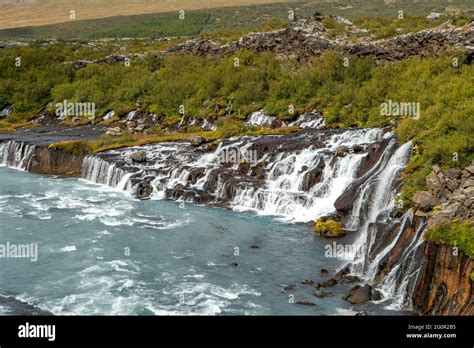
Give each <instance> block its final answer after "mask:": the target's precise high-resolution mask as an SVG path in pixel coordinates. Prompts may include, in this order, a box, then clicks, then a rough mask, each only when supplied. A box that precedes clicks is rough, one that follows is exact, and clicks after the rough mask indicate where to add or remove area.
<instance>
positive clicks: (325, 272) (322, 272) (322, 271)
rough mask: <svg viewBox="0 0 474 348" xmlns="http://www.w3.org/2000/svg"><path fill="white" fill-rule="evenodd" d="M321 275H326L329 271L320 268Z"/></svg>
mask: <svg viewBox="0 0 474 348" xmlns="http://www.w3.org/2000/svg"><path fill="white" fill-rule="evenodd" d="M320 273H321V275H328V274H329V271H328V270H327V269H324V268H321V272H320Z"/></svg>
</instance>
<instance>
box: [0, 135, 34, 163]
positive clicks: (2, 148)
mask: <svg viewBox="0 0 474 348" xmlns="http://www.w3.org/2000/svg"><path fill="white" fill-rule="evenodd" d="M34 151H35V146H34V145H30V144H27V143H24V142H17V141H14V140H10V141H7V142H5V143H0V165H2V166H6V167H13V168H17V169H21V170H26V169H28V166H29V163H30V160H31V157H32V156H33V154H34Z"/></svg>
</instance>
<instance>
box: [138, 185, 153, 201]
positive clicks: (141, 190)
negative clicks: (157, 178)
mask: <svg viewBox="0 0 474 348" xmlns="http://www.w3.org/2000/svg"><path fill="white" fill-rule="evenodd" d="M152 193H153V187H152V186H151V184H150V183H149V182H148V181H142V182H140V183H139V184H138V185H137V191H136V194H137V197H138V198H140V199H148V198H150V196H151V194H152Z"/></svg>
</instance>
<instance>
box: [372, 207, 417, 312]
mask: <svg viewBox="0 0 474 348" xmlns="http://www.w3.org/2000/svg"><path fill="white" fill-rule="evenodd" d="M412 221H413V211H412V210H411V209H410V210H409V211H408V212H407V213H406V214H405V216H404V220H403V221H402V224H401V227H400V231H403V230H404V228H403V227H404V226H403V225H404V224H409V225H412ZM425 228H426V223H422V224H420V226H418V228H417V230H416V232H415V235H414V236H413V238H412V240H411V241H410V243H409V245H408V246H407V247H406V248H405V249H404V250H403V253H402V254H401V255H400V257H399V258H398V260H397V265H396V266H395V267H393V268H392V269H391V271H390V273H389V274H388V275H387V276H385V278H383V281H382V282H381V283H380V284H379V285H378V286H377V288H378V289H379V290H380V291H381V293H382V295H383V298H384V299H387V301H388V302H389V306H388V308H391V309H403V308H410V307H411V306H412V299H411V296H410V294H411V293H412V292H413V288H414V286H415V284H416V281H417V279H418V275H419V273H420V270H421V267H422V265H421V263H420V262H419V260H420V256H421V254H422V253H423V242H424V239H423V232H424V230H425ZM400 238H401V233H399V234H398V236H397V238H396V239H395V240H394V241H393V243H392V244H391V247H393V246H394V245H395V244H396V242H398V240H399V239H400ZM390 250H391V248H388V247H387V248H386V249H385V250H384V251H383V252H381V253H380V255H378V261H379V260H380V259H382V257H383V256H385V255H386V254H387V253H388V252H389V251H390Z"/></svg>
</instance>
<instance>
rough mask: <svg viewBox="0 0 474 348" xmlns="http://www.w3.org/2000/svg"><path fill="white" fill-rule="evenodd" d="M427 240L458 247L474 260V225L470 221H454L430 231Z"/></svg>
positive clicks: (426, 235)
mask: <svg viewBox="0 0 474 348" xmlns="http://www.w3.org/2000/svg"><path fill="white" fill-rule="evenodd" d="M425 240H427V241H434V242H438V243H443V244H449V245H451V246H454V247H458V248H459V250H461V251H463V252H464V253H465V254H466V255H468V256H469V257H470V258H474V225H473V224H472V222H469V221H454V222H451V223H448V224H442V225H438V226H436V227H434V228H432V229H429V230H428V231H427V232H426V234H425Z"/></svg>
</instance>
